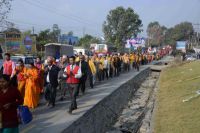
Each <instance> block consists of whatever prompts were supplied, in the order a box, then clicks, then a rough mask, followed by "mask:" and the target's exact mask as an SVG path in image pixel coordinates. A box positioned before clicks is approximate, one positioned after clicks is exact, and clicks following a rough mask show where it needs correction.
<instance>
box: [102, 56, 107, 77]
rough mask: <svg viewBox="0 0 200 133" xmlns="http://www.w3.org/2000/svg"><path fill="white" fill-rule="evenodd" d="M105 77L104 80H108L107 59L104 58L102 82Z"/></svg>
mask: <svg viewBox="0 0 200 133" xmlns="http://www.w3.org/2000/svg"><path fill="white" fill-rule="evenodd" d="M105 76H106V78H107V80H108V59H107V58H106V56H105V57H104V66H103V80H104V77H105Z"/></svg>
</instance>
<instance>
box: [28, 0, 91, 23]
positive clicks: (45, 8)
mask: <svg viewBox="0 0 200 133" xmlns="http://www.w3.org/2000/svg"><path fill="white" fill-rule="evenodd" d="M24 1H25V2H27V3H28V4H30V5H33V6H36V7H38V8H41V9H43V10H48V11H50V12H52V13H54V14H56V15H60V16H62V17H65V18H67V20H69V17H70V18H71V19H72V20H74V21H76V22H79V23H85V24H88V25H91V23H87V22H84V21H81V20H80V19H77V18H74V17H72V16H66V15H64V14H61V13H59V12H57V11H56V10H52V9H51V8H48V7H44V6H41V5H39V4H37V3H34V2H32V1H28V0H24Z"/></svg>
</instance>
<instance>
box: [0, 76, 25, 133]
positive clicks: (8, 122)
mask: <svg viewBox="0 0 200 133" xmlns="http://www.w3.org/2000/svg"><path fill="white" fill-rule="evenodd" d="M0 101H1V102H0V113H1V120H0V123H1V127H0V133H19V128H18V125H19V121H18V116H17V107H18V106H19V105H21V104H22V103H23V98H22V96H21V94H20V92H19V90H18V89H17V87H16V86H13V85H12V84H10V78H9V77H8V76H5V75H3V76H2V77H0Z"/></svg>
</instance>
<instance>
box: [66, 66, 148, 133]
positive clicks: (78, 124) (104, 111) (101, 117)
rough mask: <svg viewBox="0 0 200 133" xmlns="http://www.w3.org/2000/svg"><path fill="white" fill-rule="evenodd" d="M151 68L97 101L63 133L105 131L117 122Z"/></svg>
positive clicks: (99, 132)
mask: <svg viewBox="0 0 200 133" xmlns="http://www.w3.org/2000/svg"><path fill="white" fill-rule="evenodd" d="M150 72H151V71H150V68H146V69H144V70H142V71H141V72H140V73H138V74H137V75H136V76H134V77H133V78H131V80H129V81H127V82H126V83H124V84H122V85H121V86H120V87H118V88H116V90H115V91H114V92H113V93H111V94H110V95H108V96H107V97H105V98H104V99H103V100H101V101H100V102H99V103H97V104H96V105H95V106H94V107H93V108H92V109H90V110H89V111H87V113H85V114H84V115H83V116H82V117H80V118H79V119H78V120H77V121H75V122H74V123H72V124H71V125H70V126H69V127H67V128H66V129H65V130H64V131H63V133H104V132H106V131H108V130H109V128H110V127H111V126H112V125H113V124H114V123H115V122H116V120H117V118H118V116H119V115H120V113H121V111H122V109H123V108H124V107H125V106H126V105H127V104H128V101H129V99H130V98H131V97H132V96H133V94H134V93H135V91H136V90H137V89H138V88H139V86H140V83H142V81H143V80H145V78H146V77H148V76H149V74H150Z"/></svg>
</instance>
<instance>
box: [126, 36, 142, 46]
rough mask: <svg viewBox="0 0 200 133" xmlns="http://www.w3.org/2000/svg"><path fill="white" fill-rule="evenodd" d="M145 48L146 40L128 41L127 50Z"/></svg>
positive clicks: (135, 39) (134, 39) (133, 39)
mask: <svg viewBox="0 0 200 133" xmlns="http://www.w3.org/2000/svg"><path fill="white" fill-rule="evenodd" d="M131 47H135V48H137V47H145V38H132V39H129V40H127V44H126V48H131Z"/></svg>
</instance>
